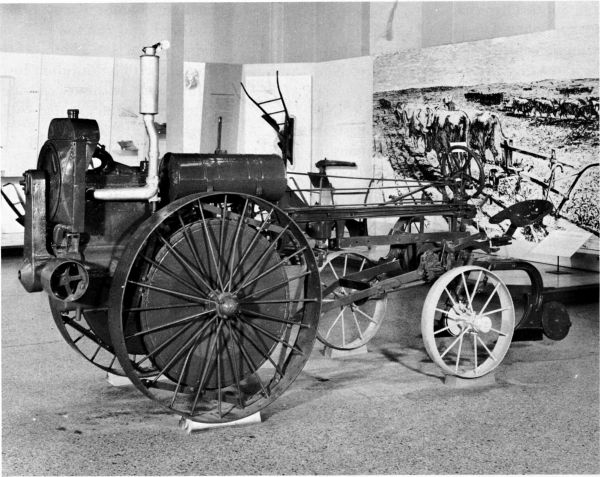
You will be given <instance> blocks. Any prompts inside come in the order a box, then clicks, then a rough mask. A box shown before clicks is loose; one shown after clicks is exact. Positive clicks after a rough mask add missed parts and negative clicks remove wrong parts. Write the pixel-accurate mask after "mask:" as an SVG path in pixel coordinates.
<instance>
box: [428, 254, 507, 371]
mask: <svg viewBox="0 0 600 477" xmlns="http://www.w3.org/2000/svg"><path fill="white" fill-rule="evenodd" d="M465 289H466V290H467V291H466V292H465V291H464V290H465ZM457 290H462V291H461V292H457ZM490 290H491V291H490ZM514 326H515V311H514V306H513V303H512V297H511V295H510V292H509V291H508V288H507V287H506V285H505V284H504V283H503V282H502V281H501V280H500V279H499V278H498V276H497V275H495V274H494V273H492V272H490V271H489V270H486V269H484V268H482V267H476V266H470V265H467V266H462V267H457V268H455V269H452V270H450V271H448V272H446V273H445V274H444V275H442V276H441V277H440V278H439V279H438V280H437V281H436V282H435V283H434V285H433V286H432V287H431V289H430V291H429V293H428V294H427V297H426V299H425V304H424V306H423V312H422V315H421V334H422V336H423V342H424V344H425V349H426V351H427V354H428V355H429V357H430V358H431V359H432V360H433V362H434V363H436V364H437V365H438V366H439V367H440V368H441V369H442V370H443V371H444V373H445V374H451V375H456V376H459V377H461V378H477V377H481V376H484V375H485V374H487V373H489V372H491V371H493V370H494V369H495V368H496V367H497V366H499V364H500V363H501V362H502V360H503V358H504V356H505V355H506V353H507V352H508V349H509V347H510V343H511V340H512V335H513V331H514ZM448 335H449V336H448Z"/></svg>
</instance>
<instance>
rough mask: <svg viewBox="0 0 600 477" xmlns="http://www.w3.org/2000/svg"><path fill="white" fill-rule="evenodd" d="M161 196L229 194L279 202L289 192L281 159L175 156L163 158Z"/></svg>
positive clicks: (242, 155)
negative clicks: (198, 193) (197, 193)
mask: <svg viewBox="0 0 600 477" xmlns="http://www.w3.org/2000/svg"><path fill="white" fill-rule="evenodd" d="M161 173H162V179H161V189H162V190H161V196H163V197H168V198H169V201H173V200H175V199H177V198H179V197H183V196H186V195H189V194H194V193H196V192H211V191H216V192H219V191H229V192H239V193H243V194H251V195H255V196H258V197H262V198H264V199H266V200H269V201H273V202H275V201H278V200H279V199H281V197H282V196H283V194H284V192H285V189H286V176H285V165H284V163H283V159H281V157H279V156H277V155H275V154H273V155H249V154H217V155H215V154H174V153H168V154H166V155H165V157H164V158H163V162H162V167H161Z"/></svg>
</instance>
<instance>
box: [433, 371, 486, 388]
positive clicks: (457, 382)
mask: <svg viewBox="0 0 600 477" xmlns="http://www.w3.org/2000/svg"><path fill="white" fill-rule="evenodd" d="M444 384H445V385H446V386H449V387H451V388H455V389H470V388H479V387H482V386H493V385H494V384H496V374H495V373H488V374H485V375H484V376H481V377H480V378H474V379H465V378H459V377H458V376H454V375H450V374H447V375H446V376H445V377H444Z"/></svg>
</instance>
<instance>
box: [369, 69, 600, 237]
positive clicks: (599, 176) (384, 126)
mask: <svg viewBox="0 0 600 477" xmlns="http://www.w3.org/2000/svg"><path fill="white" fill-rule="evenodd" d="M373 110H374V118H373V120H374V134H375V149H376V153H378V154H380V155H383V156H385V157H387V158H388V159H389V161H390V163H391V165H392V167H393V168H394V170H395V171H396V173H397V174H398V176H400V177H407V178H417V177H429V176H430V175H432V174H433V175H435V174H436V173H437V172H439V171H440V165H441V166H443V164H442V163H441V162H440V155H442V156H443V152H444V151H446V150H448V147H449V144H450V142H452V141H461V142H463V143H464V144H465V145H466V146H467V147H469V148H470V149H471V150H472V151H473V152H474V153H475V154H476V155H477V156H478V158H479V159H480V162H481V168H479V165H477V166H476V167H475V168H474V170H473V171H472V173H473V174H474V176H475V177H476V178H477V177H478V175H481V176H483V182H484V189H483V191H482V194H481V196H480V199H479V201H478V205H479V208H480V211H481V219H482V223H486V225H487V226H490V224H489V220H488V219H489V218H490V217H491V216H492V215H494V214H495V213H497V212H498V210H499V209H501V208H504V207H507V206H510V205H512V204H514V203H516V202H519V201H521V200H524V199H527V198H539V199H543V200H549V201H550V202H552V204H553V206H554V209H553V211H552V213H551V214H550V215H551V217H552V218H554V219H557V220H558V223H557V222H556V221H553V222H552V223H551V224H550V226H549V228H548V227H547V226H546V225H547V224H549V223H550V221H549V220H546V221H545V222H544V224H546V225H544V224H541V223H540V224H537V225H536V226H534V227H528V228H527V229H526V231H525V232H526V233H525V237H526V238H529V239H530V240H534V239H535V237H536V236H537V237H538V239H539V236H540V235H541V236H543V235H544V234H545V233H547V232H546V230H547V229H548V230H552V229H553V228H564V227H569V226H570V225H575V226H577V227H580V228H582V229H584V230H587V231H589V232H592V233H593V234H594V235H596V236H597V235H598V233H599V231H600V224H599V223H598V217H600V211H599V210H598V202H597V200H596V199H595V198H596V197H597V196H598V192H599V191H598V184H599V183H600V182H599V180H600V170H599V165H600V164H599V163H598V146H599V138H598V81H597V79H578V80H554V81H553V80H544V81H538V82H535V83H522V84H521V83H518V84H506V83H499V84H486V85H479V86H469V87H428V88H421V89H418V88H413V89H407V90H395V91H385V92H378V93H376V94H375V95H374V101H373ZM521 235H522V234H521V233H519V236H521Z"/></svg>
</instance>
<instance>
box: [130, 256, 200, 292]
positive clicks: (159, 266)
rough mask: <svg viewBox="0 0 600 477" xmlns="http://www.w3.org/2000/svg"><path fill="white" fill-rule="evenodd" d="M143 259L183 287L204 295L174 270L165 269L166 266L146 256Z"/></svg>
mask: <svg viewBox="0 0 600 477" xmlns="http://www.w3.org/2000/svg"><path fill="white" fill-rule="evenodd" d="M141 258H143V259H144V260H145V261H146V262H148V263H149V264H150V265H152V266H154V267H155V268H156V269H158V270H160V271H161V272H163V273H164V274H165V275H168V276H170V277H171V278H174V279H175V280H176V281H178V282H179V283H181V284H182V285H185V286H186V287H188V288H189V289H190V290H192V291H195V292H198V293H202V290H201V289H199V288H198V287H197V286H195V285H193V284H191V283H190V282H188V281H187V280H184V279H183V278H181V276H179V275H178V274H177V273H175V272H174V271H173V270H171V269H169V268H167V267H165V266H164V265H162V264H160V263H158V262H157V261H155V260H152V259H151V258H149V257H146V256H145V255H141Z"/></svg>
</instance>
